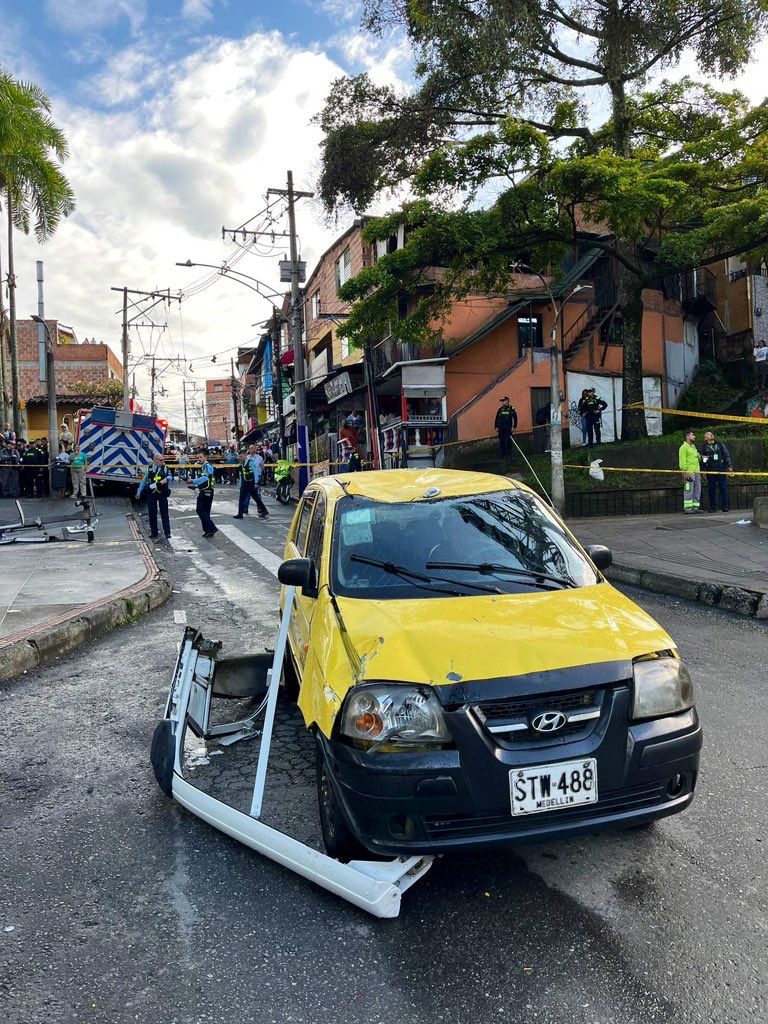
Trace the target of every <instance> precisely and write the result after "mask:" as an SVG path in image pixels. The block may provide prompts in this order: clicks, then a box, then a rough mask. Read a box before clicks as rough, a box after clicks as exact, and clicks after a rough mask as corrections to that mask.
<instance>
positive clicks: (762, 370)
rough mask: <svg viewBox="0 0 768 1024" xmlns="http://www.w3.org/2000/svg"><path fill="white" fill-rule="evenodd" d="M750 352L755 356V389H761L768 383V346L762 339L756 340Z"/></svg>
mask: <svg viewBox="0 0 768 1024" xmlns="http://www.w3.org/2000/svg"><path fill="white" fill-rule="evenodd" d="M752 354H753V356H754V358H755V381H756V382H757V390H758V391H762V390H763V389H764V388H765V386H766V384H767V383H768V346H767V345H766V344H765V342H764V341H758V343H757V345H756V346H755V348H754V350H753V352H752Z"/></svg>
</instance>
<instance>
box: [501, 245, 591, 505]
mask: <svg viewBox="0 0 768 1024" xmlns="http://www.w3.org/2000/svg"><path fill="white" fill-rule="evenodd" d="M513 270H521V271H524V272H525V273H526V274H533V275H534V277H538V279H539V280H540V281H541V283H542V284H543V285H544V288H545V290H546V292H547V295H548V296H549V301H550V304H551V306H552V312H553V313H554V319H553V321H552V329H551V331H550V335H549V375H550V376H549V458H550V466H551V475H552V484H551V490H552V504H553V505H554V506H555V508H556V509H557V511H558V512H559V513H560V515H563V514H564V512H565V476H564V473H563V428H562V422H563V421H562V414H561V405H562V401H563V398H564V397H565V396H564V394H563V393H562V392H561V391H560V376H559V372H558V366H557V361H558V356H559V355H560V347H559V346H558V344H557V325H558V323H559V322H560V318H561V316H562V313H563V310H564V309H565V304H566V302H567V301H568V299H570V298H572V297H573V296H574V295H576V293H577V292H581V291H586V290H587V289H588V288H590V287H591V285H587V284H577V285H576V287H575V288H574V289H573V291H571V292H570V293H569V294H568V295H567V296H566V297H565V298H564V299H563V301H562V302H561V303H560V308H559V309H558V306H557V302H556V301H555V296H554V295H553V293H552V289H551V288H550V287H549V285H548V283H547V282H546V281H545V280H544V278H543V277H542V275H541V274H540V273H539V272H538V271H537V270H533V269H532V268H531V267H529V266H526V265H525V264H522V263H518V264H517V265H516V266H515V267H514V268H513ZM563 387H565V365H563Z"/></svg>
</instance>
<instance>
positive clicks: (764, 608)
mask: <svg viewBox="0 0 768 1024" xmlns="http://www.w3.org/2000/svg"><path fill="white" fill-rule="evenodd" d="M605 575H606V576H607V578H608V579H609V580H610V581H611V582H612V583H627V584H628V585H629V586H632V587H640V588H641V589H642V590H650V591H652V592H653V593H654V594H666V595H667V596H669V597H682V598H683V599H684V600H686V601H697V602H698V603H699V604H705V605H708V606H709V607H710V608H721V609H722V610H723V611H727V612H735V614H736V615H744V616H746V617H747V618H752V619H768V594H763V593H759V592H757V591H754V590H745V589H743V588H742V587H729V586H726V585H725V584H724V583H712V582H710V581H705V580H686V579H681V578H680V577H679V576H669V575H668V574H667V573H663V572H657V571H656V570H655V569H637V568H635V567H633V566H631V565H618V564H615V563H614V564H613V565H612V566H611V567H610V568H609V569H607V570H606V572H605Z"/></svg>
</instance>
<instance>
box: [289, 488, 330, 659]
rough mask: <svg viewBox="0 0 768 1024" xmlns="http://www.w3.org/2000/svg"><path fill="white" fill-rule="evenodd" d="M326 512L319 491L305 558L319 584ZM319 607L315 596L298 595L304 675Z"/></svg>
mask: <svg viewBox="0 0 768 1024" xmlns="http://www.w3.org/2000/svg"><path fill="white" fill-rule="evenodd" d="M325 512H326V501H325V495H324V494H323V493H322V491H318V492H317V493H316V495H315V500H314V502H313V505H312V513H311V517H310V519H309V527H308V529H307V539H306V544H305V548H304V557H305V558H308V559H309V560H310V561H311V562H312V564H313V565H314V567H315V580H316V581H318V582H319V580H320V571H321V568H322V564H321V560H322V551H323V537H324V536H325ZM316 607H317V597H316V596H314V595H312V596H311V595H308V594H302V593H301V591H299V592H298V593H297V594H296V604H295V618H296V630H295V635H296V637H297V648H298V649H297V651H296V655H297V659H298V663H299V665H300V668H301V672H302V675H303V673H304V667H305V665H306V659H307V652H308V650H309V642H310V636H311V632H312V616H313V615H314V613H315V608H316Z"/></svg>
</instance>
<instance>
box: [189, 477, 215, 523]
mask: <svg viewBox="0 0 768 1024" xmlns="http://www.w3.org/2000/svg"><path fill="white" fill-rule="evenodd" d="M190 486H191V487H192V488H193V489H194V490H196V491H197V504H196V505H195V511H196V512H197V514H198V516H199V517H200V525H201V526H202V527H203V536H204V537H212V536H213V535H214V533H216V532H217V530H216V526H215V525H214V522H213V520H212V519H211V505H213V492H214V490H215V487H216V479H215V472H214V468H213V466H212V465H211V463H210V462H208V460H207V459H206V461H205V462H204V463H203V464H202V466H201V467H200V472H199V474H198V476H196V477H194V478H193V480H192V483H191V485H190Z"/></svg>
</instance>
